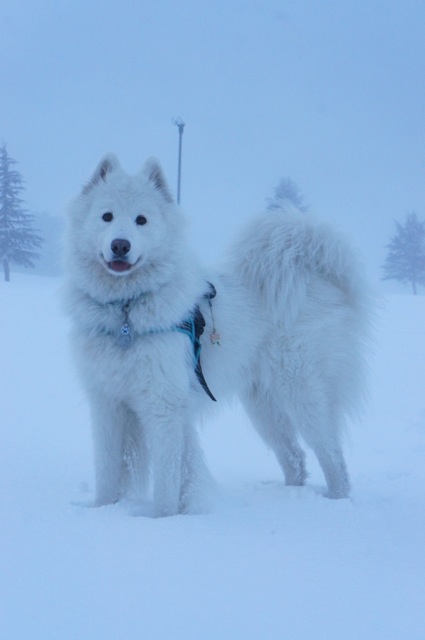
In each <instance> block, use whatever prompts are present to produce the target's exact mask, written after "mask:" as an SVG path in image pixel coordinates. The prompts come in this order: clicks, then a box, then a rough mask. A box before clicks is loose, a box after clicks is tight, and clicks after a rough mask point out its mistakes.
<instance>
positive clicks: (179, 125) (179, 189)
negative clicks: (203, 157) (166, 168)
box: [174, 118, 185, 204]
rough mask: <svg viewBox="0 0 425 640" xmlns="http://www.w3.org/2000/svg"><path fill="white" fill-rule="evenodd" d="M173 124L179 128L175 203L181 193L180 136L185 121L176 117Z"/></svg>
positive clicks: (178, 202) (181, 135) (178, 200)
mask: <svg viewBox="0 0 425 640" xmlns="http://www.w3.org/2000/svg"><path fill="white" fill-rule="evenodd" d="M174 124H175V125H176V127H177V128H178V130H179V159H178V170H177V204H180V194H181V179H182V137H183V129H184V126H185V123H184V122H183V120H182V119H181V118H177V120H174Z"/></svg>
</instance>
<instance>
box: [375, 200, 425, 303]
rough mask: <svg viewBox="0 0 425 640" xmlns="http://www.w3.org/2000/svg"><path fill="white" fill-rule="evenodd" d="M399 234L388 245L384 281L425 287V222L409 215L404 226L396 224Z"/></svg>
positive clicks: (415, 287) (414, 290)
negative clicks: (396, 281) (395, 281)
mask: <svg viewBox="0 0 425 640" xmlns="http://www.w3.org/2000/svg"><path fill="white" fill-rule="evenodd" d="M395 224H396V227H397V233H396V234H395V236H393V238H392V239H391V241H390V243H389V244H387V245H386V248H387V249H388V254H387V257H386V259H385V262H384V264H383V266H382V268H383V270H384V276H383V278H382V280H398V281H399V282H402V283H403V284H407V283H409V284H410V285H411V286H412V290H413V293H414V295H416V294H417V287H418V285H425V222H421V221H420V220H418V217H417V215H416V213H414V212H413V213H409V214H408V215H407V218H406V222H405V223H404V224H400V223H399V222H396V223H395Z"/></svg>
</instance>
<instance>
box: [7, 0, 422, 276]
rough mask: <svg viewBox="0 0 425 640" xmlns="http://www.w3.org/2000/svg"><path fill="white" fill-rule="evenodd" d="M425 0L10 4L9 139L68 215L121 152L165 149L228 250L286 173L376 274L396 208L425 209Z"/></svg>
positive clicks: (187, 201) (198, 213)
mask: <svg viewBox="0 0 425 640" xmlns="http://www.w3.org/2000/svg"><path fill="white" fill-rule="evenodd" d="M424 25H425V4H424V3H423V2H422V1H421V0H417V1H415V0H409V1H408V2H404V3H401V2H399V1H398V0H357V1H356V2H354V1H349V0H347V1H345V0H344V1H341V0H326V2H319V1H316V0H315V1H313V0H297V1H296V2H295V1H293V0H292V1H291V0H266V1H264V2H259V1H258V0H244V1H242V0H240V1H239V0H230V1H223V0H217V1H215V2H211V3H200V2H195V1H194V0H183V1H182V2H171V1H170V0H168V1H166V0H156V2H147V1H143V0H142V1H135V0H122V1H120V2H116V1H115V0H102V1H97V0H94V1H89V2H84V3H77V2H74V1H72V0H63V1H61V2H57V1H56V0H44V1H43V2H32V1H30V0H26V1H25V0H2V3H1V6H0V77H1V87H2V100H1V101H0V123H1V124H0V139H3V140H5V141H6V142H7V143H8V150H9V153H10V154H11V155H12V156H13V157H14V158H16V159H17V160H18V161H19V163H20V164H19V169H20V171H21V172H22V173H23V175H24V177H25V179H26V182H27V191H26V194H25V195H26V199H27V203H28V205H29V206H30V208H32V209H33V210H36V211H46V212H47V213H49V214H57V215H63V210H64V208H65V206H66V204H67V202H68V200H69V197H70V196H71V195H74V194H75V193H76V192H77V190H78V189H79V188H80V185H81V184H82V183H83V182H84V181H85V180H87V178H88V177H89V175H90V172H91V171H92V169H93V167H94V165H95V164H96V163H97V161H98V159H99V158H100V156H101V155H102V154H103V153H104V152H105V151H109V150H112V151H115V152H116V153H118V155H119V156H120V158H121V161H122V163H123V165H124V166H125V167H126V168H127V169H128V170H129V171H136V170H138V168H139V166H140V165H141V163H142V162H143V160H144V159H145V158H146V157H147V156H150V155H155V156H157V157H158V158H159V159H160V161H161V162H162V163H163V165H164V168H165V171H166V173H167V175H168V176H169V180H170V182H171V185H172V187H173V189H175V185H176V168H177V140H178V134H177V128H176V127H175V126H173V124H172V119H173V118H175V117H177V116H181V117H183V118H184V120H185V121H186V129H185V132H184V136H183V182H182V204H183V206H184V208H185V210H186V211H187V213H188V215H189V217H190V218H191V219H192V230H193V237H194V240H195V241H196V242H197V244H198V245H199V246H200V247H201V249H204V250H206V249H208V253H209V255H212V256H213V257H214V256H215V255H216V254H218V252H219V248H220V247H221V246H222V244H223V243H225V241H226V239H227V236H228V235H229V233H230V232H232V231H233V229H234V227H235V226H237V223H238V221H239V220H240V219H241V218H243V217H246V216H247V215H250V214H252V213H254V212H257V211H258V210H260V209H261V208H263V206H264V204H265V200H266V197H267V196H270V195H271V193H272V191H273V188H274V187H275V186H276V184H277V182H278V181H279V179H280V178H281V177H282V176H288V175H289V176H291V177H292V179H293V180H295V182H296V183H297V184H298V185H299V187H300V189H301V191H302V192H303V194H304V196H305V200H306V202H307V203H308V204H309V205H310V209H311V210H312V211H314V212H316V213H318V215H320V216H321V217H326V218H329V219H330V220H332V221H334V222H335V223H336V224H337V226H339V227H340V228H341V229H342V230H343V231H345V232H347V233H348V234H349V235H351V236H352V238H353V241H354V243H355V244H356V245H357V246H358V248H359V250H360V251H361V252H363V255H364V256H365V259H366V261H367V264H368V266H369V269H370V273H371V276H372V279H373V280H374V281H375V282H376V283H377V282H378V280H379V278H380V275H381V272H380V264H381V263H382V261H383V258H384V256H385V250H384V248H383V247H384V245H385V244H386V243H387V241H388V239H389V236H390V235H391V234H392V233H393V221H394V220H395V219H403V218H404V216H405V214H406V213H407V212H408V211H411V210H413V209H415V210H416V211H417V212H418V214H419V215H423V213H424V202H425V180H424V168H425V145H424V133H425V125H424V117H423V114H424V107H425V104H424V94H425V88H424V87H425V85H424V83H423V77H424V74H425V47H424V46H423V40H424V30H425V27H424Z"/></svg>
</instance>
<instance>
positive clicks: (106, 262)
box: [68, 154, 182, 279]
mask: <svg viewBox="0 0 425 640" xmlns="http://www.w3.org/2000/svg"><path fill="white" fill-rule="evenodd" d="M70 217H71V226H72V233H71V235H72V243H73V246H72V248H71V253H72V254H73V257H72V256H68V260H69V259H70V258H71V260H80V261H82V262H83V263H84V268H85V269H87V268H88V265H89V263H92V265H93V262H96V263H97V265H100V266H101V268H102V269H103V273H107V274H109V276H111V277H112V278H126V277H127V278H128V277H130V279H131V278H132V277H133V276H132V274H133V273H134V272H138V271H139V270H143V273H144V276H145V277H146V278H148V277H149V274H152V271H153V270H154V269H155V265H158V264H160V265H162V266H165V265H166V264H167V262H169V259H170V253H172V252H173V246H175V244H176V240H177V239H178V237H179V235H180V234H179V230H180V227H181V223H182V218H181V215H180V214H179V211H178V209H177V207H176V205H175V204H174V202H173V198H172V196H171V194H170V190H169V188H168V186H167V184H166V181H165V178H164V175H163V172H162V169H161V167H160V166H159V164H158V162H157V161H155V160H153V159H151V160H148V161H147V162H146V163H145V165H144V166H143V168H142V170H141V171H140V172H139V173H138V174H136V175H135V176H129V175H127V174H126V173H125V172H124V171H123V170H122V168H121V166H120V164H119V162H118V159H117V158H116V157H115V156H114V155H112V154H108V155H106V156H105V157H104V158H103V159H102V160H101V162H100V163H99V165H98V166H97V168H96V171H95V172H94V174H93V176H92V178H91V180H90V181H89V182H88V184H87V185H86V186H85V187H84V189H83V191H82V193H81V195H80V196H79V198H78V199H77V200H76V201H75V202H74V204H73V206H72V207H71V211H70ZM177 244H178V243H177ZM97 269H98V267H96V270H97ZM93 275H94V274H93Z"/></svg>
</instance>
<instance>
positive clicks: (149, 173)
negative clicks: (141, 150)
mask: <svg viewBox="0 0 425 640" xmlns="http://www.w3.org/2000/svg"><path fill="white" fill-rule="evenodd" d="M142 174H143V176H144V177H145V178H147V179H148V181H149V182H151V183H152V184H153V186H154V187H155V189H156V190H157V191H159V192H160V193H161V195H162V196H163V198H164V200H166V201H167V202H170V203H171V202H174V200H173V196H172V195H171V192H170V189H169V188H168V185H167V181H166V179H165V177H164V173H163V171H162V168H161V166H160V164H159V162H158V161H157V160H156V159H155V158H149V160H147V161H146V162H145V165H144V167H143V169H142Z"/></svg>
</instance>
